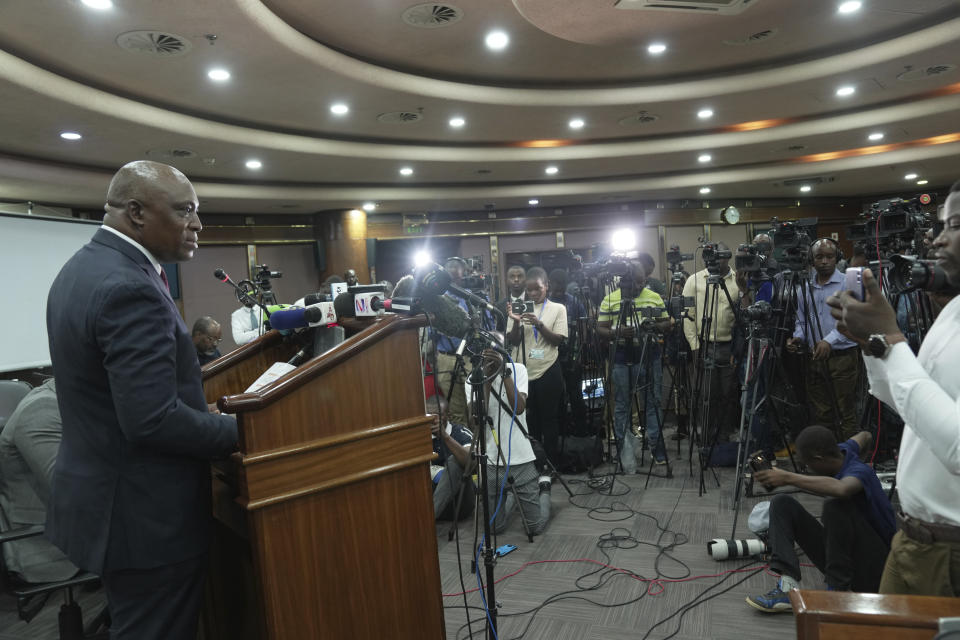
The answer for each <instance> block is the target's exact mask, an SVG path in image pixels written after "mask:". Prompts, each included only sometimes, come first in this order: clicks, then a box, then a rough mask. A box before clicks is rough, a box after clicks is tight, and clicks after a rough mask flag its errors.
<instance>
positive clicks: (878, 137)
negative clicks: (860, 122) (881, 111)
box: [867, 131, 883, 142]
mask: <svg viewBox="0 0 960 640" xmlns="http://www.w3.org/2000/svg"><path fill="white" fill-rule="evenodd" d="M867 140H872V141H874V142H876V141H877V140H883V134H882V133H881V132H879V131H876V132H874V133H871V134H870V135H868V136H867Z"/></svg>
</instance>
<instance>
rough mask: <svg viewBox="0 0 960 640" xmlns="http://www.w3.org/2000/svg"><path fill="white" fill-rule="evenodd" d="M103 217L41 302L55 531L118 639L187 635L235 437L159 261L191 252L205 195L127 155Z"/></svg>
mask: <svg viewBox="0 0 960 640" xmlns="http://www.w3.org/2000/svg"><path fill="white" fill-rule="evenodd" d="M104 209H105V210H106V214H105V215H104V218H103V226H102V227H101V228H100V229H99V230H98V231H97V232H96V233H95V234H94V236H93V239H92V240H91V241H90V243H89V244H87V245H85V246H84V247H82V248H81V249H80V250H79V251H78V252H77V253H76V254H74V256H73V257H72V258H71V259H70V260H68V261H67V263H66V264H65V265H64V267H63V269H62V270H61V271H60V274H59V275H58V276H57V278H56V280H54V283H53V285H52V287H51V288H50V295H49V299H48V302H47V332H48V335H49V340H50V355H51V358H52V360H53V370H54V374H55V376H56V379H57V396H58V401H59V405H60V412H61V414H62V418H63V440H62V441H61V445H60V452H59V455H58V458H57V463H56V468H55V470H54V478H53V490H52V500H51V504H50V506H49V509H48V515H47V534H48V536H49V537H50V539H51V540H52V541H53V542H54V544H56V545H57V546H58V547H60V548H61V549H62V550H63V551H64V552H65V553H66V555H67V557H69V558H70V560H72V561H73V562H74V563H75V564H76V565H77V566H79V567H80V568H81V569H85V570H87V571H91V572H93V573H97V574H99V575H100V577H101V578H102V580H103V585H104V588H105V591H106V595H107V601H108V604H109V608H110V617H111V620H112V625H111V633H110V637H111V638H112V639H115V640H127V639H136V640H153V639H157V640H159V639H161V638H162V639H164V640H171V639H176V640H179V639H183V640H187V639H190V640H193V639H194V638H195V637H196V633H197V621H198V617H199V611H200V604H201V601H202V598H203V581H204V574H205V565H206V554H207V548H208V545H209V529H210V524H211V515H210V467H209V464H208V462H207V461H208V460H209V459H211V458H216V457H220V456H225V455H227V454H228V453H229V452H230V451H231V450H233V449H234V448H235V447H236V442H237V424H236V421H235V420H234V418H232V417H229V416H225V415H219V412H216V411H214V412H210V411H209V410H208V407H207V403H206V401H205V400H204V395H203V388H202V385H201V378H200V364H199V363H198V362H197V352H196V349H195V347H194V345H193V341H192V340H191V337H190V330H189V329H188V328H187V326H186V325H185V324H184V322H183V319H182V318H181V317H180V314H179V312H178V310H177V307H176V305H175V304H174V302H173V300H172V299H171V297H170V293H169V290H168V287H167V282H166V277H165V275H164V272H163V270H162V268H161V266H160V261H164V262H183V261H186V260H189V259H190V258H192V257H193V253H194V251H196V250H197V234H198V233H199V232H200V229H201V228H202V227H201V224H200V219H199V218H198V217H197V194H196V192H195V191H194V189H193V186H192V185H191V184H190V181H189V180H187V178H186V176H184V175H183V174H182V173H180V172H179V171H178V170H176V169H174V168H173V167H170V166H167V165H164V164H159V163H155V162H147V161H138V162H131V163H129V164H127V165H125V166H123V167H122V168H121V169H120V170H119V171H118V172H117V173H116V175H115V176H114V177H113V180H111V182H110V187H109V190H108V192H107V203H106V205H105V207H104Z"/></svg>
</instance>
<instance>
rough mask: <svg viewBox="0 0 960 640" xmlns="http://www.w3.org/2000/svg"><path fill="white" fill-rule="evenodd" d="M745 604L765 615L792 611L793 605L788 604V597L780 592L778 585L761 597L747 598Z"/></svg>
mask: <svg viewBox="0 0 960 640" xmlns="http://www.w3.org/2000/svg"><path fill="white" fill-rule="evenodd" d="M747 604H748V605H750V606H751V607H753V608H754V609H759V610H760V611H765V612H767V613H783V612H784V611H793V605H791V604H790V597H789V596H788V595H787V594H786V593H785V592H784V591H781V590H780V583H779V582H777V586H776V587H774V588H773V589H771V590H770V591H768V592H767V593H765V594H764V595H762V596H747Z"/></svg>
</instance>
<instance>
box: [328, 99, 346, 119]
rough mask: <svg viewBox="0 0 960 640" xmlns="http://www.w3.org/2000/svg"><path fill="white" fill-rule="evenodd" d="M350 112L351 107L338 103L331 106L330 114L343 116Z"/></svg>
mask: <svg viewBox="0 0 960 640" xmlns="http://www.w3.org/2000/svg"><path fill="white" fill-rule="evenodd" d="M349 112H350V107H348V106H347V105H345V104H343V103H342V102H338V103H336V104H332V105H330V113H332V114H333V115H335V116H342V115H344V114H347V113H349Z"/></svg>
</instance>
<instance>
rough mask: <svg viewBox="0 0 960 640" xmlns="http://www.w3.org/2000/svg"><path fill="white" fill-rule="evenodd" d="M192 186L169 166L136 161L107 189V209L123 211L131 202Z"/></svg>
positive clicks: (148, 161) (120, 171)
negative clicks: (177, 186)
mask: <svg viewBox="0 0 960 640" xmlns="http://www.w3.org/2000/svg"><path fill="white" fill-rule="evenodd" d="M178 184H179V185H184V184H190V180H188V179H187V176H185V175H183V173H182V172H181V171H180V170H179V169H177V168H175V167H171V166H170V165H168V164H163V163H160V162H152V161H150V160H135V161H134V162H128V163H127V164H125V165H123V166H122V167H120V170H119V171H117V172H116V173H115V174H114V175H113V179H112V180H110V186H109V187H108V188H107V204H106V206H105V209H106V210H107V213H108V214H109V213H110V209H111V208H112V209H122V208H124V207H125V206H126V203H127V202H129V201H130V200H148V199H150V197H151V196H154V195H155V194H156V192H157V191H158V190H161V191H162V190H164V189H165V187H168V186H174V185H178Z"/></svg>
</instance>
